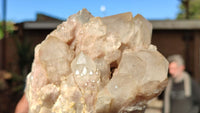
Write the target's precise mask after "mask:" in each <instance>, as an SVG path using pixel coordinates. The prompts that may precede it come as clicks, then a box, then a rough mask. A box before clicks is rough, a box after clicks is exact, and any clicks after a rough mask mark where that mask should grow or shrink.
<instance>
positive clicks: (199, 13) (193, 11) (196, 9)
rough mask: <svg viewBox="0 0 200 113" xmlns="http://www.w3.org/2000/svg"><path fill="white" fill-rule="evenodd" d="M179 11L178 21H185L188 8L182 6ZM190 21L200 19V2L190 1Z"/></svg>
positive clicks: (197, 0)
mask: <svg viewBox="0 0 200 113" xmlns="http://www.w3.org/2000/svg"><path fill="white" fill-rule="evenodd" d="M179 9H180V12H179V13H178V15H177V19H185V18H186V8H185V7H184V5H183V4H180V6H179ZM189 19H200V0H189Z"/></svg>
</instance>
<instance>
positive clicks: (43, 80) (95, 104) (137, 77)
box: [25, 9, 168, 113]
mask: <svg viewBox="0 0 200 113" xmlns="http://www.w3.org/2000/svg"><path fill="white" fill-rule="evenodd" d="M151 34H152V24H151V23H150V22H148V21H147V20H146V19H145V18H144V17H142V16H141V15H139V14H138V15H136V16H135V17H133V16H132V14H131V13H129V12H128V13H123V14H118V15H114V16H108V17H103V18H101V17H94V16H92V15H91V14H90V12H88V11H87V10H86V9H82V10H81V11H79V12H78V13H77V14H74V15H72V16H70V17H69V18H68V19H67V21H65V22H63V23H62V24H60V25H58V26H57V28H56V29H55V30H54V31H52V32H51V33H50V34H49V35H48V36H47V37H46V39H45V40H44V41H43V42H42V43H40V44H39V45H37V46H36V48H35V57H34V62H33V65H32V71H31V72H30V74H29V75H28V76H27V85H26V90H25V91H26V97H27V99H28V102H29V113H128V112H131V113H142V112H143V111H144V109H145V106H146V104H147V102H148V101H149V100H151V99H152V98H154V97H156V96H158V95H159V94H160V93H161V92H162V91H163V89H164V88H165V86H166V84H167V70H168V62H167V60H166V59H165V58H164V57H163V56H162V55H161V54H160V53H159V52H158V51H157V49H156V47H155V46H154V45H152V44H151Z"/></svg>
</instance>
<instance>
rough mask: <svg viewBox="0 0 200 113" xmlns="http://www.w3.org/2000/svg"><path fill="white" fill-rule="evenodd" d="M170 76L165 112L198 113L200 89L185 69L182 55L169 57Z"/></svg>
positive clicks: (166, 91)
mask: <svg viewBox="0 0 200 113" xmlns="http://www.w3.org/2000/svg"><path fill="white" fill-rule="evenodd" d="M168 61H169V74H170V75H171V77H170V78H169V81H168V85H167V88H166V90H165V96H164V113H198V112H199V106H200V89H199V86H198V84H197V83H196V82H195V81H194V80H192V79H191V77H190V75H189V74H188V73H187V72H186V71H185V63H184V60H183V58H182V56H181V55H177V54H176V55H172V56H169V57H168Z"/></svg>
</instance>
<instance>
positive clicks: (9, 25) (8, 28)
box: [0, 21, 15, 40]
mask: <svg viewBox="0 0 200 113" xmlns="http://www.w3.org/2000/svg"><path fill="white" fill-rule="evenodd" d="M14 29H15V27H14V23H13V22H11V21H8V22H6V32H7V33H8V34H12V33H13V31H14ZM3 36H4V32H3V22H2V21H1V22H0V40H1V39H2V38H3Z"/></svg>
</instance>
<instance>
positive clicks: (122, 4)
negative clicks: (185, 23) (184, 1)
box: [0, 0, 180, 22]
mask: <svg viewBox="0 0 200 113" xmlns="http://www.w3.org/2000/svg"><path fill="white" fill-rule="evenodd" d="M2 1H3V0H1V2H0V6H1V7H0V8H1V9H0V20H2ZM179 4H180V0H7V20H10V21H14V22H23V21H34V20H35V19H36V14H37V13H44V14H46V15H49V16H53V17H57V18H60V19H63V20H66V19H67V18H68V17H69V16H70V15H72V14H74V13H77V12H78V11H79V10H81V9H82V8H86V9H88V11H90V12H91V13H92V14H93V15H94V16H100V17H103V16H109V15H114V14H118V13H124V12H132V13H133V15H136V14H138V13H139V14H141V15H143V16H144V17H145V18H146V19H149V20H164V19H175V18H176V15H177V13H178V12H179Z"/></svg>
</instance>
